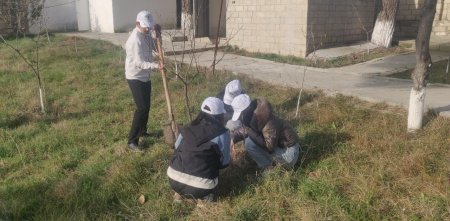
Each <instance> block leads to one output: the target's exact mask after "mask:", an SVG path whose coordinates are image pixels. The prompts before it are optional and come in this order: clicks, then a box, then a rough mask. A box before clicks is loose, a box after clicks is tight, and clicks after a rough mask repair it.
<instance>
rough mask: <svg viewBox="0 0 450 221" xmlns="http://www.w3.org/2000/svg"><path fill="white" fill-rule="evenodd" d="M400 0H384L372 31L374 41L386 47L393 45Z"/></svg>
mask: <svg viewBox="0 0 450 221" xmlns="http://www.w3.org/2000/svg"><path fill="white" fill-rule="evenodd" d="M399 2H400V0H382V8H381V11H380V13H379V14H378V16H377V20H376V21H375V27H374V29H373V33H372V43H374V44H376V45H379V46H382V47H385V48H389V47H391V43H392V38H393V37H394V30H395V17H396V16H397V11H398V7H399Z"/></svg>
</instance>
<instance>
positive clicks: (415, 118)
mask: <svg viewBox="0 0 450 221" xmlns="http://www.w3.org/2000/svg"><path fill="white" fill-rule="evenodd" d="M424 107H425V88H422V89H421V90H419V91H418V90H416V89H414V88H412V89H411V94H410V95H409V110H408V132H416V131H417V130H420V129H421V128H422V121H423V114H424Z"/></svg>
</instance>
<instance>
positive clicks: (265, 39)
mask: <svg viewBox="0 0 450 221" xmlns="http://www.w3.org/2000/svg"><path fill="white" fill-rule="evenodd" d="M423 1H424V0H400V5H399V11H398V14H397V22H396V31H395V36H394V40H399V39H404V38H409V39H411V38H415V37H416V34H417V26H418V21H419V19H420V14H421V9H422V5H423ZM380 3H381V0H229V1H228V5H227V7H228V9H227V23H226V26H227V28H226V29H227V30H226V36H227V38H228V39H229V40H230V44H231V45H235V46H238V47H239V48H242V49H245V50H247V51H251V52H262V53H275V54H280V55H295V56H299V57H305V56H306V55H307V54H309V53H311V52H313V51H314V50H317V49H320V48H327V47H333V46H340V45H345V44H348V43H355V42H365V41H367V40H368V38H369V39H370V37H371V33H372V30H373V25H374V23H375V19H376V13H377V11H379V10H380V7H381V5H380ZM432 34H433V35H450V0H438V5H437V10H436V16H435V22H434V25H433V33H432Z"/></svg>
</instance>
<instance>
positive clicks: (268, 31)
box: [226, 0, 308, 57]
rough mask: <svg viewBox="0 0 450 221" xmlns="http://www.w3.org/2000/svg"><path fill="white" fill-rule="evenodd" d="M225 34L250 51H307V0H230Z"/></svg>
mask: <svg viewBox="0 0 450 221" xmlns="http://www.w3.org/2000/svg"><path fill="white" fill-rule="evenodd" d="M227 7H228V9H227V23H226V27H227V30H226V32H227V33H226V35H227V38H228V39H229V41H230V44H231V45H235V46H238V47H239V48H242V49H245V50H247V51H251V52H262V53H275V54H280V55H294V56H299V57H304V56H305V55H306V18H307V14H308V12H307V10H308V0H229V1H228V5H227Z"/></svg>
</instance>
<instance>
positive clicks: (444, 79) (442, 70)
mask: <svg viewBox="0 0 450 221" xmlns="http://www.w3.org/2000/svg"><path fill="white" fill-rule="evenodd" d="M447 65H448V60H444V61H439V62H436V63H433V65H432V66H431V70H430V75H429V77H428V81H429V82H430V83H440V84H450V72H449V73H447ZM411 72H412V70H407V71H403V72H400V73H396V74H393V75H390V76H389V77H394V78H401V79H411Z"/></svg>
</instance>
